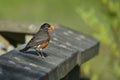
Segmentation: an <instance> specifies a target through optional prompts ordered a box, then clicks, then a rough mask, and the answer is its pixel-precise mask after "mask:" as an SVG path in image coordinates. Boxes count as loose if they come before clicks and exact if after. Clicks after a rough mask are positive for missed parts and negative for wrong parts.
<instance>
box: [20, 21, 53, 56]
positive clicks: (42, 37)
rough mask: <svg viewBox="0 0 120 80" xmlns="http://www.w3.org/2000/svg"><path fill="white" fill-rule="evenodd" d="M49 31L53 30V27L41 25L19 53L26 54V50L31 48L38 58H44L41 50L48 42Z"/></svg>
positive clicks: (46, 24) (45, 24)
mask: <svg viewBox="0 0 120 80" xmlns="http://www.w3.org/2000/svg"><path fill="white" fill-rule="evenodd" d="M49 30H55V27H54V26H52V25H50V24H48V23H44V24H43V25H41V27H40V29H39V30H38V32H37V33H36V34H35V35H34V36H33V37H32V39H31V40H30V41H29V42H28V43H27V45H26V46H25V47H24V48H23V49H21V50H20V52H26V51H27V50H28V49H30V48H33V49H35V51H36V53H37V54H38V56H41V57H42V58H45V56H44V55H43V49H44V48H46V47H47V46H48V44H49V42H50V33H49Z"/></svg>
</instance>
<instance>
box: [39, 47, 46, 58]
mask: <svg viewBox="0 0 120 80" xmlns="http://www.w3.org/2000/svg"><path fill="white" fill-rule="evenodd" d="M39 50H40V55H41V57H42V58H45V56H44V55H43V49H42V48H40V49H39Z"/></svg>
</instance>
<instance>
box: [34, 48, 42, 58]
mask: <svg viewBox="0 0 120 80" xmlns="http://www.w3.org/2000/svg"><path fill="white" fill-rule="evenodd" d="M35 50H36V53H37V54H38V56H41V54H40V52H39V49H38V48H36V49H35Z"/></svg>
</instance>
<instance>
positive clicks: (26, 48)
mask: <svg viewBox="0 0 120 80" xmlns="http://www.w3.org/2000/svg"><path fill="white" fill-rule="evenodd" d="M29 48H30V47H25V48H23V49H21V50H20V52H25V51H27V50H28V49H29Z"/></svg>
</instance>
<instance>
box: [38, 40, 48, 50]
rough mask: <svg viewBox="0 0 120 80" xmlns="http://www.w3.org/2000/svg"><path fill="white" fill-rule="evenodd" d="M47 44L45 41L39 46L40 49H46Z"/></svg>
mask: <svg viewBox="0 0 120 80" xmlns="http://www.w3.org/2000/svg"><path fill="white" fill-rule="evenodd" d="M48 44H49V41H46V42H44V43H42V44H41V45H40V48H42V49H43V48H45V47H47V45H48Z"/></svg>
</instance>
